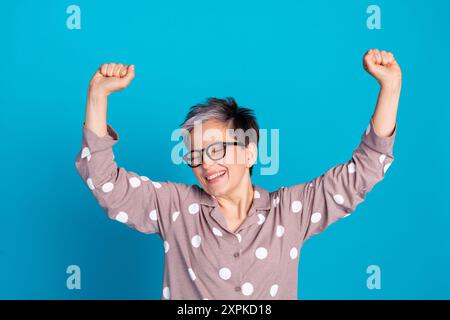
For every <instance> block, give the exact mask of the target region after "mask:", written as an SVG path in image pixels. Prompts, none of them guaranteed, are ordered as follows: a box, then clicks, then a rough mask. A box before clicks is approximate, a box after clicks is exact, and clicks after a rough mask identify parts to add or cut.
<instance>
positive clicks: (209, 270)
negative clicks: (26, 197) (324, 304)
mask: <svg viewBox="0 0 450 320" xmlns="http://www.w3.org/2000/svg"><path fill="white" fill-rule="evenodd" d="M396 131H397V125H396V126H395V128H394V131H393V133H392V135H391V136H389V137H381V136H379V135H377V134H376V133H375V131H374V130H373V122H372V120H371V121H370V122H369V124H368V127H367V129H366V130H365V131H364V132H362V136H361V142H360V143H359V145H358V146H357V148H356V149H355V150H354V151H353V153H352V156H351V158H350V159H349V160H348V161H347V162H345V163H342V164H340V165H336V166H334V167H332V168H330V169H329V170H328V171H326V172H325V173H324V174H322V175H320V176H319V177H316V178H315V179H312V180H311V181H308V182H306V183H301V184H296V185H292V186H288V187H281V188H279V189H278V190H275V191H272V192H269V191H267V190H265V189H264V188H261V187H259V186H257V185H253V187H254V190H255V191H254V199H253V202H252V205H251V208H250V209H249V212H248V214H247V217H246V218H245V220H244V221H243V223H242V224H241V225H240V226H239V227H238V228H237V229H236V231H235V232H230V231H229V230H228V229H227V225H226V221H225V219H224V216H223V213H222V211H221V208H220V206H219V204H218V202H217V200H216V199H215V198H214V197H212V196H210V195H209V194H208V193H206V192H205V191H204V190H203V189H202V188H201V187H199V186H198V185H196V184H194V185H188V184H183V183H177V182H171V181H159V182H158V181H153V180H151V179H149V178H148V177H146V176H143V175H139V174H138V173H135V172H132V171H128V170H126V169H125V168H123V167H119V166H118V165H117V163H116V162H115V160H114V155H113V150H112V147H113V146H114V145H115V144H116V143H117V141H118V139H119V137H118V134H117V132H116V131H115V130H114V129H113V128H112V127H111V126H110V125H109V124H107V132H108V133H107V134H106V135H105V136H103V137H99V136H97V135H96V134H95V133H94V132H93V131H91V130H89V129H88V128H86V127H85V126H84V125H83V127H82V146H81V149H80V151H79V152H78V154H77V156H76V160H75V166H76V169H77V171H78V173H79V174H80V176H81V177H82V179H83V180H84V181H85V183H86V185H87V187H88V188H89V189H90V191H91V192H92V194H93V195H94V197H95V199H96V200H97V202H98V203H99V205H100V206H101V207H102V208H103V209H104V210H105V211H106V213H107V215H108V216H109V217H110V218H111V219H113V220H116V221H118V222H120V223H123V224H125V225H127V226H129V227H131V228H134V229H136V230H138V231H140V232H143V233H148V234H152V233H156V234H158V235H159V236H160V238H161V239H162V241H163V245H164V252H165V253H164V255H165V257H164V280H163V289H162V293H161V299H226V300H231V299H233V300H239V299H251V300H253V299H284V300H288V299H293V300H295V299H297V281H298V265H299V257H300V250H301V247H302V245H303V243H304V242H305V241H306V240H307V239H309V238H310V237H311V236H313V235H315V234H317V233H320V232H322V231H323V230H324V229H326V228H327V227H328V226H329V225H330V224H332V223H334V222H335V221H337V220H339V219H341V218H344V217H346V216H348V215H349V214H350V213H352V212H353V211H354V210H355V208H356V206H357V205H358V204H359V203H361V202H362V201H363V200H364V199H365V196H366V194H367V192H369V191H371V189H372V188H373V187H374V185H375V184H376V183H378V182H379V181H381V180H382V179H383V178H384V175H385V173H386V171H387V169H388V168H389V166H390V165H391V163H392V162H393V160H394V158H393V153H392V151H393V144H394V139H395V134H396Z"/></svg>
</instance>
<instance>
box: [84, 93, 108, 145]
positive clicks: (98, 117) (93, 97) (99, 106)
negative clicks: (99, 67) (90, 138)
mask: <svg viewBox="0 0 450 320" xmlns="http://www.w3.org/2000/svg"><path fill="white" fill-rule="evenodd" d="M107 102H108V98H107V95H106V94H103V93H100V92H98V91H95V90H91V89H89V91H88V94H87V102H86V116H85V124H84V125H85V127H86V128H88V129H90V130H92V131H93V132H94V133H95V134H97V135H98V136H99V137H103V136H105V135H106V134H107V129H106V124H107V122H106V121H107V120H106V114H107V109H108V106H107V104H108V103H107Z"/></svg>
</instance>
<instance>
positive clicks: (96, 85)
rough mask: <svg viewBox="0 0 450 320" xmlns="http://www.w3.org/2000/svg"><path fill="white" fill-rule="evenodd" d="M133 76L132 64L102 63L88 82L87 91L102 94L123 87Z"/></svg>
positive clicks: (107, 93)
mask: <svg viewBox="0 0 450 320" xmlns="http://www.w3.org/2000/svg"><path fill="white" fill-rule="evenodd" d="M133 78H134V65H126V64H121V63H104V64H102V65H101V67H100V68H98V69H97V71H96V72H95V74H94V76H93V77H92V79H91V81H90V83H89V91H91V92H95V93H98V94H103V95H106V96H108V95H110V94H111V93H113V92H116V91H119V90H122V89H125V88H126V87H128V85H129V84H130V83H131V80H133Z"/></svg>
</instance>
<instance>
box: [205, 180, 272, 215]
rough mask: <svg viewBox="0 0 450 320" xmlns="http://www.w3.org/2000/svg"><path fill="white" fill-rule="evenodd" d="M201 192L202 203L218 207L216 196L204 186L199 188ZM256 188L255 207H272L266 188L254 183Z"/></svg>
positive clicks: (262, 208)
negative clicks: (204, 188)
mask: <svg viewBox="0 0 450 320" xmlns="http://www.w3.org/2000/svg"><path fill="white" fill-rule="evenodd" d="M199 189H200V192H201V196H200V203H201V204H203V205H206V206H211V207H218V206H219V203H218V202H217V199H216V198H215V197H214V196H211V195H210V194H208V193H207V192H206V191H205V190H203V189H202V188H199ZM253 189H254V190H255V197H254V198H253V208H255V209H256V210H269V209H270V194H269V191H267V190H266V189H264V188H261V187H259V186H257V185H254V184H253Z"/></svg>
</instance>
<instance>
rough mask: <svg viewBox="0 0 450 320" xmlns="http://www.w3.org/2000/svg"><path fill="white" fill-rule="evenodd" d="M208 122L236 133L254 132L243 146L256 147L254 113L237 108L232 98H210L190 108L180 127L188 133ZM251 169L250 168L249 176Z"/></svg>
mask: <svg viewBox="0 0 450 320" xmlns="http://www.w3.org/2000/svg"><path fill="white" fill-rule="evenodd" d="M209 120H214V121H218V122H221V123H224V124H226V125H229V126H230V127H231V128H232V129H234V130H237V131H240V130H242V131H243V132H248V131H252V132H253V131H254V132H255V133H256V134H251V135H250V136H249V138H248V139H245V141H244V143H245V146H248V144H249V143H251V142H252V143H255V144H256V145H258V142H259V126H258V122H257V121H256V116H255V114H254V111H253V110H252V109H249V108H245V107H240V106H238V105H237V103H236V101H235V100H234V98H232V97H227V98H225V99H219V98H214V97H211V98H208V99H207V100H206V102H205V103H200V104H196V105H194V106H192V107H191V108H190V110H189V112H188V114H187V116H186V118H185V120H184V121H183V123H181V125H180V127H181V129H182V130H183V131H185V132H187V133H190V132H191V131H192V130H193V129H194V127H195V124H196V123H198V122H200V123H205V122H206V121H209ZM252 169H253V167H251V168H250V175H251V174H252Z"/></svg>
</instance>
